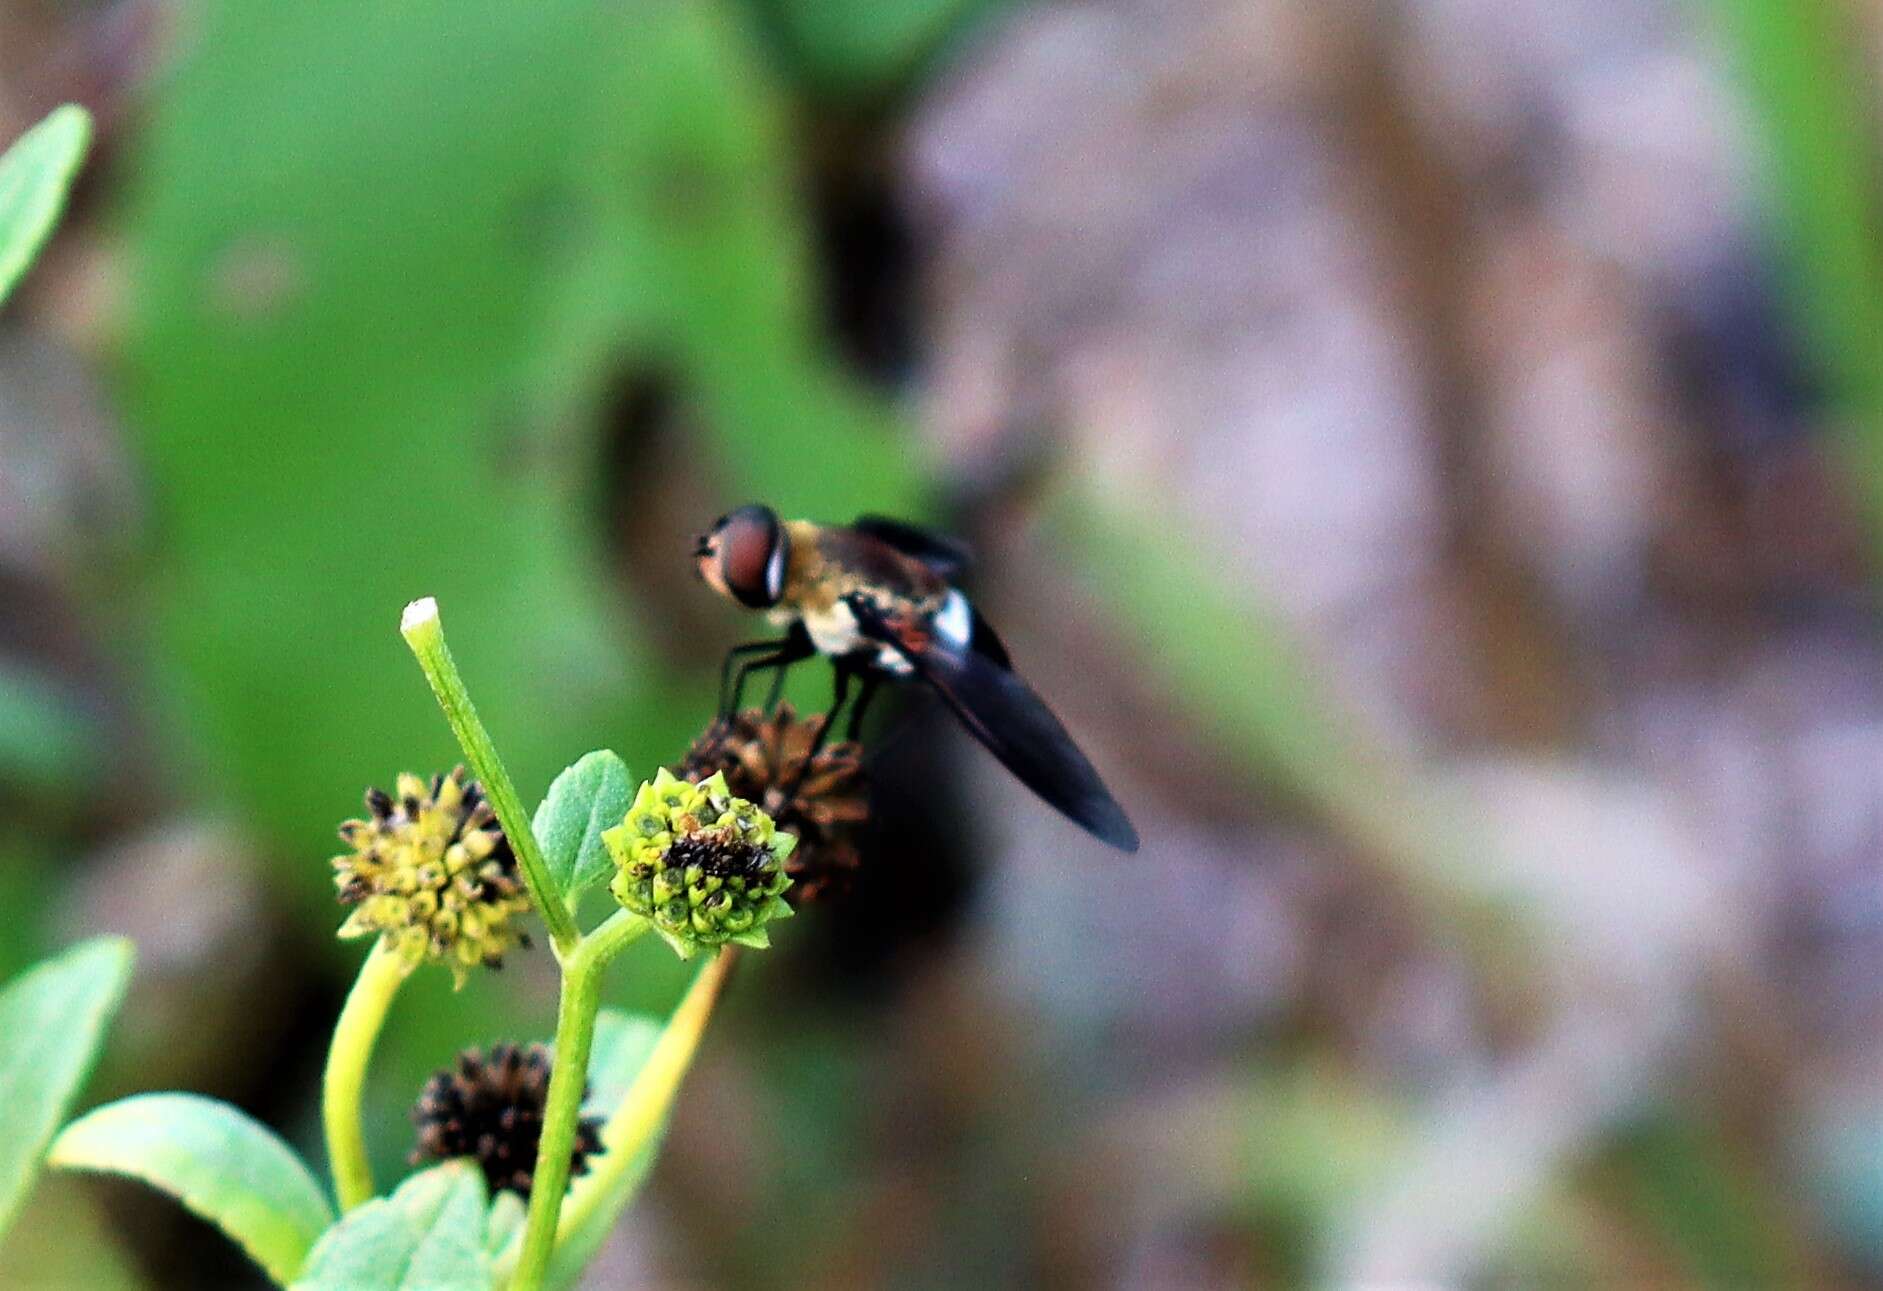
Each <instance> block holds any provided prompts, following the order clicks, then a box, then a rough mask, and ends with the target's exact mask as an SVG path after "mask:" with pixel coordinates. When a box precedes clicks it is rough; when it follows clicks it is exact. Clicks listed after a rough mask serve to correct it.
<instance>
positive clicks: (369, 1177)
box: [321, 938, 411, 1214]
mask: <svg viewBox="0 0 1883 1291" xmlns="http://www.w3.org/2000/svg"><path fill="white" fill-rule="evenodd" d="M410 971H411V967H410V965H408V964H407V963H406V961H405V960H403V959H402V958H400V957H399V955H398V954H397V953H396V952H395V951H393V950H391V949H390V948H389V947H388V946H387V945H386V941H385V939H384V938H381V939H380V940H378V941H376V942H374V943H373V949H372V953H371V954H369V955H367V957H366V962H365V963H363V964H361V965H360V975H359V977H358V978H357V979H355V980H354V983H353V989H352V991H351V992H349V993H348V995H347V1002H346V1007H345V1008H343V1009H341V1010H340V1021H339V1023H338V1024H337V1025H336V1026H335V1027H334V1031H333V1044H332V1046H331V1047H329V1048H328V1050H327V1071H326V1075H325V1076H324V1077H323V1079H322V1089H321V1119H322V1121H323V1122H324V1123H325V1125H326V1129H327V1157H328V1162H329V1164H330V1165H331V1167H332V1169H333V1188H334V1196H335V1198H336V1199H337V1200H338V1201H339V1203H340V1211H341V1213H342V1214H344V1213H345V1212H347V1211H349V1210H351V1209H353V1208H354V1207H355V1206H357V1205H359V1204H360V1203H361V1202H363V1201H366V1200H367V1199H369V1198H370V1197H371V1196H372V1195H373V1168H372V1166H371V1165H370V1164H368V1162H367V1157H366V1135H365V1133H364V1132H363V1131H362V1130H361V1128H360V1090H361V1089H362V1088H363V1087H364V1085H365V1083H366V1064H367V1063H368V1062H369V1061H370V1060H371V1059H372V1056H373V1045H374V1043H375V1042H376V1041H377V1040H378V1039H379V1029H380V1027H381V1026H382V1025H383V1024H384V1023H385V1021H386V1011H387V1010H388V1009H390V1008H391V1007H392V997H393V996H395V995H397V994H398V993H399V987H400V986H401V985H402V984H403V983H404V982H405V978H406V974H407V973H409V972H410Z"/></svg>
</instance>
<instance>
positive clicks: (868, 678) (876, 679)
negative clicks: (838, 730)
mask: <svg viewBox="0 0 1883 1291" xmlns="http://www.w3.org/2000/svg"><path fill="white" fill-rule="evenodd" d="M882 684H883V678H882V675H881V674H880V673H876V672H866V673H864V674H863V689H862V690H860V691H858V692H857V702H856V703H855V704H853V705H851V707H850V724H849V726H847V727H846V728H845V729H844V733H843V737H844V739H846V740H854V739H856V738H857V736H859V735H860V734H862V732H863V714H864V713H866V712H868V711H869V707H870V701H871V700H872V699H875V698H876V692H877V691H878V690H880V689H881V688H882Z"/></svg>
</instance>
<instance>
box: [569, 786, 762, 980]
mask: <svg viewBox="0 0 1883 1291" xmlns="http://www.w3.org/2000/svg"><path fill="white" fill-rule="evenodd" d="M602 841H603V842H604V843H606V844H607V846H608V852H609V855H611V856H612V857H613V858H614V861H615V865H616V866H617V867H618V868H617V872H616V874H615V878H614V882H613V884H612V885H610V886H611V890H612V891H613V892H614V894H615V899H616V900H618V901H619V902H621V904H622V905H623V906H625V907H626V908H627V909H629V910H632V911H634V913H636V914H638V915H641V916H643V917H644V918H646V919H648V920H649V921H651V922H652V923H653V925H654V929H655V931H657V932H659V933H660V934H661V936H663V937H665V938H666V939H667V942H668V944H669V945H671V946H672V947H673V948H674V950H675V952H676V953H678V954H679V956H680V957H681V958H682V959H686V958H689V957H691V956H692V954H693V953H694V951H696V950H698V949H699V948H700V947H701V946H720V945H724V944H725V943H726V942H728V941H732V942H737V943H739V944H740V945H742V946H759V947H763V946H767V945H770V944H771V943H770V939H769V938H768V937H767V935H766V932H765V925H766V924H767V923H769V922H771V921H772V920H773V919H781V918H786V917H788V916H789V915H790V914H791V907H790V906H788V905H786V904H785V901H784V899H783V897H781V896H780V895H779V894H780V893H782V892H783V891H784V890H785V889H786V888H787V887H789V886H791V879H790V877H789V876H788V875H787V874H786V873H785V868H784V862H785V858H786V857H788V856H790V855H791V851H792V848H793V847H794V846H796V844H797V841H798V840H797V839H796V838H795V837H793V836H792V835H790V834H787V833H785V832H783V831H782V830H779V829H778V828H777V827H776V826H775V825H774V824H773V823H772V818H771V817H770V816H768V815H766V814H765V813H764V812H763V811H762V810H760V809H759V808H758V807H757V806H755V805H754V804H752V803H750V802H748V801H746V800H745V799H743V798H737V797H734V796H733V794H732V791H731V790H730V789H728V788H727V787H726V777H725V776H723V775H714V776H710V777H708V778H707V779H705V780H702V781H701V782H700V783H698V784H690V783H688V782H687V781H685V780H680V779H677V778H675V776H674V775H673V773H672V772H670V771H668V770H666V769H665V768H664V767H663V768H662V769H661V771H660V772H659V773H658V774H657V775H656V776H655V777H654V779H652V780H651V781H645V782H643V783H642V785H641V788H640V792H638V793H637V794H635V796H634V803H633V805H632V806H630V807H629V808H628V814H627V817H626V819H625V820H623V821H622V823H621V824H619V825H617V826H615V827H614V828H613V829H610V830H608V831H607V832H606V833H604V834H603V835H602Z"/></svg>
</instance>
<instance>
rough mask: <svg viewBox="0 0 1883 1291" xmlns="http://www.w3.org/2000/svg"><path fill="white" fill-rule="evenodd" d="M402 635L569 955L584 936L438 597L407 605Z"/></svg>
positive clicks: (561, 951)
mask: <svg viewBox="0 0 1883 1291" xmlns="http://www.w3.org/2000/svg"><path fill="white" fill-rule="evenodd" d="M399 634H400V635H401V636H403V637H404V638H405V643H406V644H407V645H408V646H410V647H411V648H412V653H413V655H414V656H416V657H417V659H418V666H419V667H420V668H422V669H423V670H424V672H425V680H426V681H428V682H430V683H431V688H432V694H434V695H436V696H437V697H438V706H439V707H440V708H442V709H444V710H445V720H446V721H447V722H449V723H451V730H452V733H453V734H455V735H456V736H457V737H458V743H459V744H460V745H461V746H462V747H463V749H464V756H465V757H466V758H468V759H470V763H471V769H472V770H473V771H474V772H476V774H477V781H478V783H479V784H480V785H482V786H483V788H484V796H485V797H486V798H488V799H489V800H490V805H491V809H492V810H493V811H495V812H496V813H497V822H498V823H499V824H500V825H502V826H503V832H504V837H506V838H508V839H509V840H510V850H511V851H513V852H515V853H516V858H517V867H518V869H520V870H521V871H522V873H523V881H524V882H525V883H527V884H529V888H530V898H531V899H532V900H533V901H535V902H536V909H537V911H538V912H539V913H540V914H541V915H542V916H543V926H544V927H546V928H548V929H549V940H550V942H551V944H552V945H554V947H555V950H556V958H558V959H561V960H567V959H568V957H569V955H570V954H571V953H573V952H574V950H575V947H576V943H577V942H579V941H580V940H581V934H580V933H579V932H577V931H576V926H575V919H574V918H573V917H572V916H571V915H570V914H569V907H568V906H567V905H566V904H564V902H563V900H562V894H561V892H559V891H558V890H557V888H556V885H555V883H554V881H553V880H551V879H550V877H549V866H548V865H547V864H546V863H545V862H544V860H543V849H542V848H541V847H540V846H539V845H538V844H537V842H536V832H535V830H533V829H532V828H531V827H530V818H529V817H528V816H527V815H525V814H524V812H523V802H522V800H521V799H519V798H518V797H517V790H516V785H515V784H513V783H512V782H511V780H510V773H509V772H508V771H506V770H505V769H504V765H503V759H502V758H500V757H498V756H497V749H496V746H495V745H493V744H492V743H491V742H490V733H489V732H488V731H486V730H485V729H484V723H483V722H481V721H479V720H478V716H477V709H476V707H475V706H474V705H473V704H472V703H471V695H470V692H469V691H467V690H466V689H465V688H464V679H463V678H462V677H461V676H459V675H458V665H457V661H456V660H454V659H453V658H452V657H451V648H450V647H449V646H447V645H446V644H445V629H444V625H443V624H442V623H440V622H439V619H438V602H437V601H435V600H433V599H432V598H431V597H429V596H427V597H424V598H422V599H420V600H416V601H413V602H412V603H411V604H410V605H408V606H406V607H405V615H404V617H403V618H401V619H400V620H399Z"/></svg>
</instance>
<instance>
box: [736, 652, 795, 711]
mask: <svg viewBox="0 0 1883 1291" xmlns="http://www.w3.org/2000/svg"><path fill="white" fill-rule="evenodd" d="M790 639H791V638H789V637H783V638H780V639H779V640H777V641H742V642H740V643H739V644H738V645H736V646H733V647H732V648H731V649H730V650H728V651H726V657H725V658H724V659H723V660H721V661H720V664H719V715H720V716H721V717H725V716H727V715H728V714H730V713H731V712H732V711H733V709H732V704H731V699H732V663H733V660H735V659H737V658H739V657H740V656H741V655H748V654H759V653H761V652H764V651H769V650H776V649H778V647H780V646H782V645H783V644H784V643H785V642H786V641H789V640H790Z"/></svg>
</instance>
